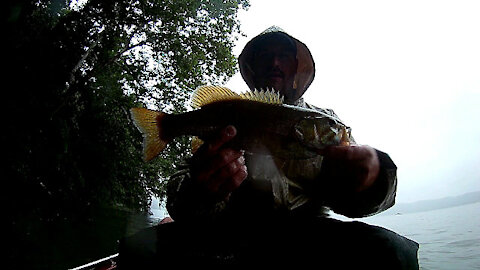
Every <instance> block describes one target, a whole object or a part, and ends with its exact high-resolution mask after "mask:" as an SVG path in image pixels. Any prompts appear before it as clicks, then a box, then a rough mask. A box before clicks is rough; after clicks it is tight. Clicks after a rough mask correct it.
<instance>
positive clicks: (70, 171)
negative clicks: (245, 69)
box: [2, 0, 248, 222]
mask: <svg viewBox="0 0 480 270" xmlns="http://www.w3.org/2000/svg"><path fill="white" fill-rule="evenodd" d="M75 3H76V2H75V1H67V2H65V1H60V0H50V1H48V0H39V1H6V2H2V5H3V7H2V10H3V11H2V13H3V18H2V29H3V30H4V31H3V33H4V35H5V36H6V37H8V38H7V40H6V41H4V44H6V50H4V52H5V54H6V56H5V57H6V59H7V61H5V62H4V63H5V64H6V67H7V68H6V71H5V72H4V74H5V78H6V80H5V84H4V91H3V92H4V98H5V99H4V100H5V101H6V102H5V103H6V104H5V106H4V110H5V114H4V116H5V118H7V119H6V120H5V121H4V124H5V125H6V129H5V130H6V131H5V133H4V134H2V140H3V141H4V142H6V143H5V145H6V149H7V155H8V159H9V161H8V162H7V163H6V168H5V170H4V172H5V175H6V178H5V180H4V181H6V182H8V184H7V188H6V189H5V190H7V193H8V194H6V196H5V198H6V199H7V200H9V201H10V203H12V205H13V207H12V208H11V209H9V211H8V214H9V216H10V217H12V218H13V222H15V220H16V219H18V218H19V217H21V216H23V217H25V216H33V217H39V218H41V219H47V220H49V219H55V218H58V217H63V216H65V215H66V214H67V213H75V215H80V214H81V213H83V212H85V209H88V208H89V207H96V206H98V205H103V206H122V207H127V208H130V209H137V210H138V209H144V210H145V209H148V206H149V203H150V197H151V195H152V194H155V195H157V196H162V195H163V194H164V193H163V192H164V187H163V184H162V183H163V182H162V180H164V179H167V178H168V176H169V175H170V174H171V173H172V172H173V170H174V169H175V164H176V163H178V162H179V161H180V159H182V158H184V157H185V155H187V154H188V151H186V150H185V149H186V148H187V146H188V138H182V139H180V140H177V141H175V143H173V144H172V146H171V147H170V148H169V151H167V152H166V153H165V154H163V155H162V157H161V158H159V159H157V160H155V161H154V162H151V163H145V162H143V160H142V159H141V157H142V155H141V142H142V138H141V135H140V133H139V132H138V131H137V130H136V129H135V127H134V126H133V125H132V123H131V120H130V117H129V113H128V110H129V108H131V107H134V106H148V107H152V108H159V109H162V110H167V111H170V112H181V111H184V110H186V105H185V103H186V101H187V98H188V96H189V94H190V92H191V91H192V89H195V88H196V87H197V86H198V85H201V84H206V83H222V82H224V81H225V80H227V79H228V78H229V77H230V76H232V75H233V74H234V72H235V71H236V60H235V57H234V56H233V54H232V47H233V45H234V42H235V40H236V38H237V36H238V35H240V34H241V32H240V29H239V22H238V20H237V11H238V9H239V8H247V7H248V0H223V1H219V0H204V1H195V0H175V1H172V0H162V1H160V0H157V1H155V0H124V1H111V0H107V1H104V0H90V1H87V2H86V3H84V4H77V5H75ZM20 211H22V212H20Z"/></svg>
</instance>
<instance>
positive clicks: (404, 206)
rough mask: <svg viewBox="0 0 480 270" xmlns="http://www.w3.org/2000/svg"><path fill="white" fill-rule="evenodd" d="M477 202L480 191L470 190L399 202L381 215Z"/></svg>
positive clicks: (479, 197)
mask: <svg viewBox="0 0 480 270" xmlns="http://www.w3.org/2000/svg"><path fill="white" fill-rule="evenodd" d="M476 202H480V191H475V192H469V193H465V194H463V195H459V196H452V197H446V198H441V199H435V200H424V201H418V202H412V203H398V204H395V206H393V207H392V208H390V209H388V210H387V211H385V212H383V213H381V214H380V215H394V214H398V213H400V214H406V213H414V212H423V211H430V210H435V209H441V208H448V207H454V206H459V205H464V204H470V203H476Z"/></svg>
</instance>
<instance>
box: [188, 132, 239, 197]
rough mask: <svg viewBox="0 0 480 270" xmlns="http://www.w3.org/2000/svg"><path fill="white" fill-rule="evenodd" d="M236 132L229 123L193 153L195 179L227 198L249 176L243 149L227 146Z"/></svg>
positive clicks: (208, 190)
mask: <svg viewBox="0 0 480 270" xmlns="http://www.w3.org/2000/svg"><path fill="white" fill-rule="evenodd" d="M236 134H237V130H236V129H235V127H234V126H227V127H226V128H224V129H223V130H221V131H220V132H219V134H218V135H217V137H216V138H214V139H212V140H211V141H208V142H205V143H204V144H203V145H202V146H201V147H200V148H199V149H198V151H196V152H195V154H194V155H193V157H192V170H191V176H192V180H193V181H196V182H197V183H198V184H200V185H201V186H203V187H204V188H205V190H206V191H207V192H209V193H211V194H213V195H215V196H216V197H218V198H219V199H224V198H228V197H229V196H230V194H231V192H232V191H234V190H235V189H237V188H238V187H239V186H240V184H241V183H242V182H243V180H245V178H247V167H246V166H245V158H244V156H243V151H237V150H233V149H231V148H228V147H225V146H224V145H225V143H227V142H228V141H230V140H231V139H233V138H234V137H235V135H236Z"/></svg>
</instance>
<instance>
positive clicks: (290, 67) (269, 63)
mask: <svg viewBox="0 0 480 270" xmlns="http://www.w3.org/2000/svg"><path fill="white" fill-rule="evenodd" d="M297 64H298V61H297V59H296V55H295V52H294V51H293V50H292V49H291V47H289V45H288V44H287V43H286V42H285V41H283V42H282V41H278V40H270V41H268V42H265V43H263V44H262V45H261V46H259V48H258V50H257V51H256V52H255V55H254V59H253V66H252V69H253V71H254V83H255V88H257V89H267V88H268V89H271V88H274V89H275V90H276V91H278V92H279V93H280V94H282V95H284V96H285V98H286V99H287V100H290V99H293V97H294V96H295V91H294V90H293V81H294V79H295V74H296V73H297Z"/></svg>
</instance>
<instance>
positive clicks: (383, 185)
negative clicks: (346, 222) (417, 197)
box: [327, 150, 397, 218]
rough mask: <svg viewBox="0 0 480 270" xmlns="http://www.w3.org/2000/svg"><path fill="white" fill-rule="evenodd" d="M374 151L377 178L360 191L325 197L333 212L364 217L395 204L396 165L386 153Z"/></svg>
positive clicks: (352, 216) (351, 216)
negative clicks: (377, 162) (377, 166)
mask: <svg viewBox="0 0 480 270" xmlns="http://www.w3.org/2000/svg"><path fill="white" fill-rule="evenodd" d="M376 151H377V155H378V159H379V161H380V172H379V175H378V178H377V180H376V181H375V183H374V184H373V185H372V186H371V187H370V188H369V189H367V190H365V191H362V192H360V193H354V194H344V196H342V197H336V198H329V199H327V200H328V202H327V204H328V207H329V208H330V209H331V210H333V211H334V212H335V213H338V214H341V215H345V216H347V217H350V218H359V217H366V216H371V215H374V214H377V213H380V212H382V211H385V210H387V209H388V208H390V207H392V206H393V205H394V204H395V195H396V190H397V167H396V166H395V164H394V163H393V161H392V160H391V159H390V157H389V156H388V155H387V154H386V153H384V152H381V151H378V150H376Z"/></svg>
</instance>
